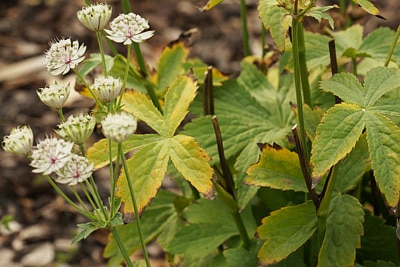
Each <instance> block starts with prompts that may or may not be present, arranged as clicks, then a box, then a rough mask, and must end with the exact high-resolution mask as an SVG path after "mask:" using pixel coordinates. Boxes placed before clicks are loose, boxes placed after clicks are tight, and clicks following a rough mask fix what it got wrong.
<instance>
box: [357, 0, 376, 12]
mask: <svg viewBox="0 0 400 267" xmlns="http://www.w3.org/2000/svg"><path fill="white" fill-rule="evenodd" d="M353 2H354V3H356V4H359V5H360V6H361V7H362V9H364V10H365V11H367V12H368V13H370V14H372V15H378V14H379V9H378V8H376V7H375V6H374V4H372V3H371V2H370V1H369V0H353Z"/></svg>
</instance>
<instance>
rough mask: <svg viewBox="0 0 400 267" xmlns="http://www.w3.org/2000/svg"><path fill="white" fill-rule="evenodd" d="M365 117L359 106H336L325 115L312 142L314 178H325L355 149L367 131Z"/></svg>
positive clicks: (345, 104) (343, 104)
mask: <svg viewBox="0 0 400 267" xmlns="http://www.w3.org/2000/svg"><path fill="white" fill-rule="evenodd" d="M365 113H366V112H365V111H364V110H363V109H362V108H361V107H360V106H358V105H354V104H347V103H342V104H338V105H335V106H334V107H333V108H331V109H329V110H328V111H327V112H326V114H325V115H324V117H323V118H322V121H321V123H320V124H319V126H318V128H317V134H316V137H315V139H314V142H313V147H312V152H311V153H312V155H311V162H312V165H313V166H314V169H313V177H315V178H318V177H321V176H322V175H324V174H325V172H326V171H328V170H329V168H330V167H332V166H333V165H334V164H336V163H337V162H338V161H339V160H341V159H342V158H344V157H345V156H346V155H347V154H348V153H349V152H350V151H351V150H352V149H353V147H354V146H355V144H356V142H357V140H358V138H359V137H360V135H361V133H362V131H363V130H364V128H365V120H366V115H365Z"/></svg>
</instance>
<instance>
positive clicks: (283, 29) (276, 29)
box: [258, 1, 291, 51]
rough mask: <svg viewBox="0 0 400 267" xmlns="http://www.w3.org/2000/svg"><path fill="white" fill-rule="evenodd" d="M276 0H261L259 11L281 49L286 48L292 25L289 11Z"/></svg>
mask: <svg viewBox="0 0 400 267" xmlns="http://www.w3.org/2000/svg"><path fill="white" fill-rule="evenodd" d="M274 2H275V1H260V4H259V6H258V13H259V14H260V17H261V21H262V23H263V24H264V26H265V28H266V29H267V30H268V29H269V30H270V32H271V35H272V38H273V39H274V41H275V43H276V45H277V47H278V49H279V50H280V51H284V50H285V40H286V33H287V31H288V29H289V26H290V25H291V18H290V16H288V15H289V12H288V11H286V10H285V9H284V8H282V7H278V6H277V5H276V2H275V3H274Z"/></svg>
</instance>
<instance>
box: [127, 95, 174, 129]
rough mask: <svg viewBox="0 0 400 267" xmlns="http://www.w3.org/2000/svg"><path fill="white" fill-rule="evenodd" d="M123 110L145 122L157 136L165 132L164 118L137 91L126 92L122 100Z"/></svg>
mask: <svg viewBox="0 0 400 267" xmlns="http://www.w3.org/2000/svg"><path fill="white" fill-rule="evenodd" d="M122 105H123V109H124V110H125V111H127V112H129V113H132V114H133V115H134V116H135V117H136V118H138V119H140V120H143V121H144V122H146V123H147V124H148V125H149V126H150V127H151V128H153V129H154V130H155V131H156V132H158V133H159V134H162V133H165V132H167V129H165V128H164V118H163V116H162V115H161V113H160V112H159V111H158V110H157V108H156V107H155V106H154V105H153V103H152V102H151V101H150V100H149V99H148V97H147V96H146V95H145V94H143V93H141V92H138V91H126V92H125V93H124V96H123V98H122Z"/></svg>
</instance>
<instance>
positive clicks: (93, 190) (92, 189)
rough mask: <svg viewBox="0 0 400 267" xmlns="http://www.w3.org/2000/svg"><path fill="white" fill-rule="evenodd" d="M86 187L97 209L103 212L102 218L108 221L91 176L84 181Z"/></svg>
mask: <svg viewBox="0 0 400 267" xmlns="http://www.w3.org/2000/svg"><path fill="white" fill-rule="evenodd" d="M85 183H86V186H87V187H88V189H89V192H90V194H91V195H92V197H93V199H94V201H95V202H96V205H97V207H99V209H100V210H101V211H102V212H103V214H104V217H105V218H106V219H108V213H107V211H106V209H105V208H104V205H103V202H102V201H101V197H100V195H99V190H98V189H97V186H96V183H95V182H94V179H93V176H90V177H89V179H87V180H85Z"/></svg>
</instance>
